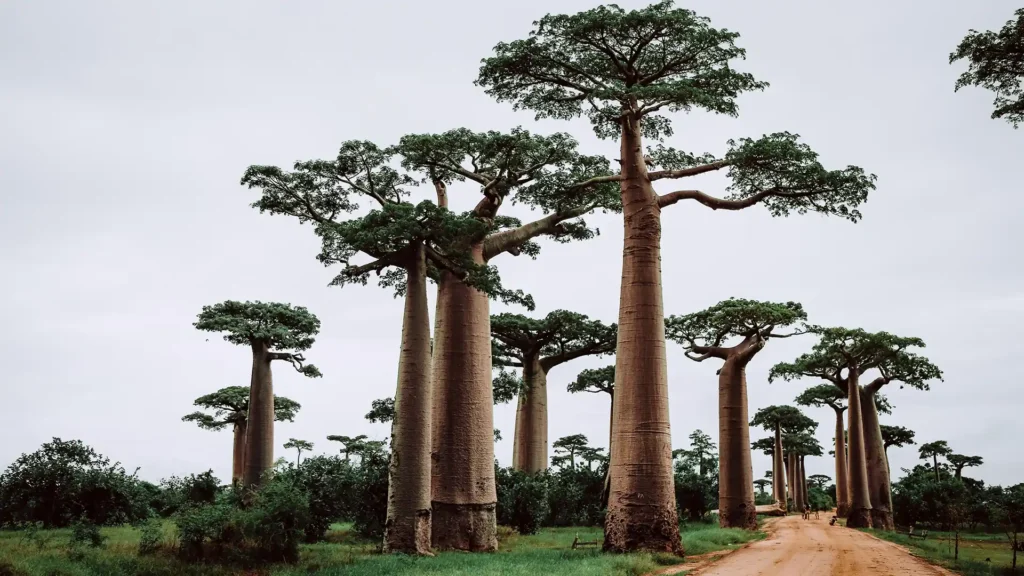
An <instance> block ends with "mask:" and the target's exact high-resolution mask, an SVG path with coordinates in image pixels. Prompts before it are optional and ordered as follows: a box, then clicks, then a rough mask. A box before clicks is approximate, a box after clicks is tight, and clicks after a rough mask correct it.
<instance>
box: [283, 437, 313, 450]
mask: <svg viewBox="0 0 1024 576" xmlns="http://www.w3.org/2000/svg"><path fill="white" fill-rule="evenodd" d="M292 448H294V449H296V450H298V452H299V454H302V453H303V452H309V451H310V450H312V449H313V443H312V442H309V441H308V440H299V439H298V438H289V439H288V441H287V442H285V443H284V449H285V450H291V449H292Z"/></svg>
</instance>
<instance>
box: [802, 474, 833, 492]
mask: <svg viewBox="0 0 1024 576" xmlns="http://www.w3.org/2000/svg"><path fill="white" fill-rule="evenodd" d="M831 481H832V477H831V476H828V475H827V474H811V475H810V476H808V477H807V483H808V484H809V485H811V486H814V487H815V488H817V489H818V490H822V491H824V490H825V487H826V486H828V483H829V482H831Z"/></svg>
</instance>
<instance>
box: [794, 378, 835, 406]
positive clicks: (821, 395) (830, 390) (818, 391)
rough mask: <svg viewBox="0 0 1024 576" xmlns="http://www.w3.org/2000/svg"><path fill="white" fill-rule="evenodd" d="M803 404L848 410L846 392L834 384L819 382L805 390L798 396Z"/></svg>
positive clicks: (798, 400)
mask: <svg viewBox="0 0 1024 576" xmlns="http://www.w3.org/2000/svg"><path fill="white" fill-rule="evenodd" d="M796 403H797V404H799V405H801V406H818V407H824V406H828V407H830V408H832V409H833V410H838V411H843V410H846V408H847V406H846V394H843V392H842V391H841V390H839V389H838V388H836V387H835V386H834V385H832V384H818V385H817V386H811V387H810V388H808V389H807V390H804V391H803V392H801V393H800V395H799V396H797V397H796Z"/></svg>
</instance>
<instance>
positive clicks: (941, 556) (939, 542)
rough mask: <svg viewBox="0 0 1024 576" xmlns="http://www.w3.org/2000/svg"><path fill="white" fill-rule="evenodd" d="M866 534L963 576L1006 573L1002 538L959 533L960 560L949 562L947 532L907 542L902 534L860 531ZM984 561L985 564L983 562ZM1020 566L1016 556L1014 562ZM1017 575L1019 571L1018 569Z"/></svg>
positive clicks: (951, 542) (951, 541)
mask: <svg viewBox="0 0 1024 576" xmlns="http://www.w3.org/2000/svg"><path fill="white" fill-rule="evenodd" d="M864 532H867V533H868V534H871V535H873V536H876V537H878V538H881V539H882V540H888V541H889V542H894V543H896V544H899V545H901V546H904V547H906V548H907V549H908V550H910V551H911V552H912V553H913V554H914V555H915V556H920V557H921V558H924V559H925V560H928V561H929V562H931V563H933V564H938V565H940V566H944V567H946V568H948V569H950V570H952V571H954V572H957V573H959V574H965V575H967V576H990V575H1002V574H1009V573H1010V562H1011V559H1012V557H1013V552H1012V551H1011V550H1010V545H1009V543H1008V542H1007V540H1006V536H1004V535H1002V534H974V533H967V534H965V533H963V532H961V533H960V559H959V560H953V551H954V537H953V533H951V532H933V531H930V532H929V533H928V538H926V539H924V540H922V539H920V538H910V537H909V536H907V534H906V532H903V533H901V532H888V531H884V530H864ZM986 559H988V560H989V561H986ZM1017 562H1018V564H1019V563H1020V562H1021V558H1020V553H1018V558H1017ZM1018 571H1020V568H1019V567H1018Z"/></svg>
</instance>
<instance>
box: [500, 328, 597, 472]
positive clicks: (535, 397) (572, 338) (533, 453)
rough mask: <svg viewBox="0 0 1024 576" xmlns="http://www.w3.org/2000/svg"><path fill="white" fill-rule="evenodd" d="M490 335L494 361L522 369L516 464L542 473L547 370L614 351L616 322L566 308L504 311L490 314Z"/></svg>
mask: <svg viewBox="0 0 1024 576" xmlns="http://www.w3.org/2000/svg"><path fill="white" fill-rule="evenodd" d="M491 335H492V337H493V339H494V341H493V345H492V350H493V353H492V363H493V365H494V366H495V367H500V368H502V369H504V368H512V369H522V371H523V385H522V387H521V388H520V389H519V390H518V396H519V406H518V408H517V410H516V430H515V437H514V439H513V446H512V467H513V468H515V469H516V470H522V471H524V472H529V473H531V474H532V473H537V472H541V471H543V470H545V469H547V465H548V391H547V386H548V384H547V377H548V373H549V372H550V371H551V370H552V369H553V368H554V367H556V366H559V365H561V364H565V363H566V362H570V361H572V360H575V359H577V358H582V357H585V356H601V355H604V354H610V353H612V352H614V351H615V339H616V330H615V325H614V324H612V325H611V326H609V325H606V324H604V323H603V322H601V321H599V320H591V319H590V318H588V317H587V316H585V315H583V314H577V313H576V312H569V311H568V310H555V311H554V312H551V313H550V314H548V315H547V316H545V317H544V318H542V319H534V318H529V317H526V316H523V315H521V314H510V313H503V314H495V315H493V316H491ZM505 378H507V377H505Z"/></svg>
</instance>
